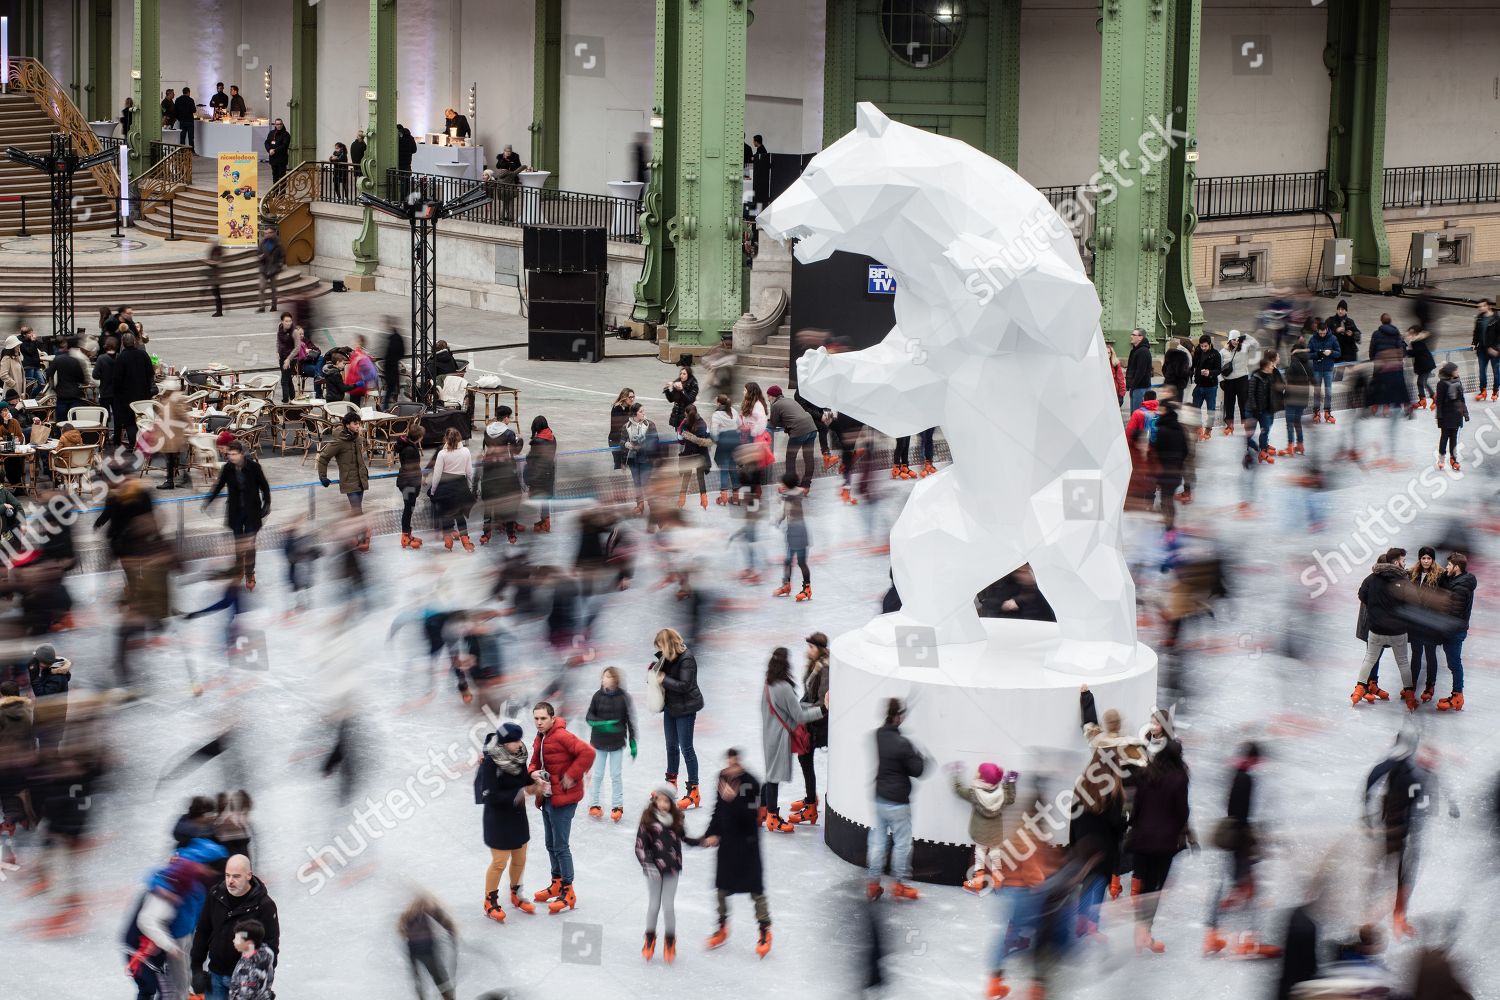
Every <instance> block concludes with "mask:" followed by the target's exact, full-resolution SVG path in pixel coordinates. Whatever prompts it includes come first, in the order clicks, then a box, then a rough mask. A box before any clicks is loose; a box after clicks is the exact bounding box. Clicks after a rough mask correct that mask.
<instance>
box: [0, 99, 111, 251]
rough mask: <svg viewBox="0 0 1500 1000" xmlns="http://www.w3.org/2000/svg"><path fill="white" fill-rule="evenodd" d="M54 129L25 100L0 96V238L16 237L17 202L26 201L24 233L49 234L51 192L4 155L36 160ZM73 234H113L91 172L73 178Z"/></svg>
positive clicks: (41, 178) (39, 176)
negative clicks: (16, 151) (13, 152)
mask: <svg viewBox="0 0 1500 1000" xmlns="http://www.w3.org/2000/svg"><path fill="white" fill-rule="evenodd" d="M57 131H58V127H57V124H56V123H55V122H54V121H53V120H52V119H51V118H50V117H48V115H47V113H46V112H45V111H43V110H42V109H41V108H39V107H37V104H36V102H35V101H33V100H32V99H31V95H30V94H24V93H17V94H0V236H15V235H16V234H18V233H19V232H20V231H21V201H20V199H21V198H22V197H24V198H25V200H26V229H27V231H28V232H29V233H31V234H33V235H43V236H45V235H46V234H48V233H50V232H51V231H52V215H51V204H50V203H51V186H50V184H49V182H48V180H47V175H46V174H43V173H42V172H41V171H38V170H33V169H32V168H31V167H28V166H26V165H24V164H21V163H16V162H15V161H13V160H11V159H10V158H9V157H8V156H5V155H4V152H3V151H4V150H5V149H7V148H9V147H11V146H16V147H18V148H20V149H23V150H25V151H26V152H28V153H35V154H37V155H41V154H44V153H46V152H47V151H48V150H49V149H50V148H51V142H52V135H53V133H54V132H57ZM73 197H74V201H73V204H74V208H75V211H74V216H73V220H74V221H73V229H74V231H75V232H85V231H92V230H99V229H113V228H114V212H115V204H114V201H113V200H108V201H106V200H105V198H104V196H103V193H102V192H101V191H100V190H99V185H98V184H97V183H96V182H95V181H94V175H93V173H92V172H91V171H84V172H83V173H80V174H77V175H75V176H74V178H73Z"/></svg>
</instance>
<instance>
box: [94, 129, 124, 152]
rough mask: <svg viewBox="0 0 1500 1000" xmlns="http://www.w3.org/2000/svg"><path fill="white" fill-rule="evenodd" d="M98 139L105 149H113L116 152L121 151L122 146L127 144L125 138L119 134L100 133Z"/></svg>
mask: <svg viewBox="0 0 1500 1000" xmlns="http://www.w3.org/2000/svg"><path fill="white" fill-rule="evenodd" d="M95 135H98V133H95ZM98 139H99V145H100V147H102V148H104V149H112V150H114V151H115V153H116V154H118V153H119V151H120V147H121V146H123V145H125V140H124V139H121V138H120V137H119V136H114V135H98Z"/></svg>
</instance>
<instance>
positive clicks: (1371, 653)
mask: <svg viewBox="0 0 1500 1000" xmlns="http://www.w3.org/2000/svg"><path fill="white" fill-rule="evenodd" d="M1380 559H1381V561H1378V562H1376V564H1375V566H1374V568H1373V569H1371V571H1370V575H1369V576H1367V577H1365V579H1364V581H1363V582H1362V583H1360V585H1359V603H1360V607H1361V610H1362V622H1363V625H1364V628H1365V629H1366V633H1367V635H1366V638H1365V656H1364V660H1363V662H1362V663H1361V665H1360V670H1359V677H1358V679H1357V680H1356V682H1355V685H1354V694H1352V695H1351V696H1350V700H1351V701H1352V702H1353V703H1354V704H1355V705H1358V704H1359V702H1360V701H1361V700H1362V699H1363V698H1364V697H1365V695H1366V693H1374V692H1373V691H1371V690H1370V688H1371V687H1372V686H1373V685H1374V683H1375V682H1374V679H1373V671H1374V669H1375V665H1376V664H1377V663H1378V662H1379V660H1380V654H1381V650H1383V649H1385V648H1386V647H1387V646H1389V647H1390V649H1391V653H1392V654H1393V655H1394V656H1395V657H1396V668H1397V669H1398V670H1400V671H1401V698H1402V700H1403V701H1404V702H1406V706H1407V708H1408V709H1409V710H1411V711H1415V710H1416V706H1417V700H1416V695H1415V693H1414V692H1413V691H1412V677H1411V662H1410V647H1409V644H1408V642H1407V630H1408V628H1409V623H1408V622H1407V620H1406V616H1405V613H1404V611H1405V605H1406V601H1405V596H1406V592H1407V587H1408V585H1409V584H1410V581H1409V580H1408V579H1407V578H1406V567H1405V561H1406V550H1404V549H1390V550H1388V551H1387V552H1386V553H1385V554H1384V555H1382V556H1381V557H1380ZM1366 678H1370V680H1368V681H1367V680H1366Z"/></svg>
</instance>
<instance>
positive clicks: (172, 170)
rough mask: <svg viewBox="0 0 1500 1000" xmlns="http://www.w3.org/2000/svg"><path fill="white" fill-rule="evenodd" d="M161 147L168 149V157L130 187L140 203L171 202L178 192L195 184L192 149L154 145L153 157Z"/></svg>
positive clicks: (152, 166)
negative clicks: (156, 149) (157, 147)
mask: <svg viewBox="0 0 1500 1000" xmlns="http://www.w3.org/2000/svg"><path fill="white" fill-rule="evenodd" d="M159 145H160V146H164V147H166V149H167V153H166V155H165V156H164V157H162V159H161V160H159V161H158V162H156V163H153V164H152V165H151V166H150V167H148V168H147V169H146V172H145V173H143V174H141V175H140V176H139V177H137V178H136V179H135V180H134V181H133V182H132V183H131V185H130V186H131V189H132V192H133V193H134V195H135V197H136V199H137V200H139V201H143V202H145V201H170V200H171V199H172V197H173V196H174V195H176V194H177V192H179V191H181V190H183V189H184V188H186V187H189V186H191V185H192V183H193V151H192V149H191V148H189V147H187V146H177V145H173V144H172V143H152V149H153V155H154V150H155V147H156V146H159ZM143 214H144V213H143Z"/></svg>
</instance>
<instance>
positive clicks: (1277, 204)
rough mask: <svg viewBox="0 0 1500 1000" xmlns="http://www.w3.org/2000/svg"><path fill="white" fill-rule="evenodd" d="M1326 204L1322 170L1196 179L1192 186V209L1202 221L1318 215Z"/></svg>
mask: <svg viewBox="0 0 1500 1000" xmlns="http://www.w3.org/2000/svg"><path fill="white" fill-rule="evenodd" d="M1327 203H1328V172H1327V171H1326V170H1308V171H1303V172H1301V173H1291V174H1245V175H1241V176H1238V177H1199V178H1198V180H1197V183H1196V184H1195V185H1194V187H1193V210H1194V211H1195V212H1197V214H1198V218H1199V219H1202V220H1207V219H1248V218H1256V217H1261V216H1267V215H1297V214H1300V213H1302V212H1321V211H1323V210H1324V209H1325V208H1326V207H1327Z"/></svg>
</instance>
